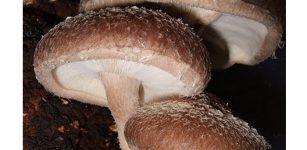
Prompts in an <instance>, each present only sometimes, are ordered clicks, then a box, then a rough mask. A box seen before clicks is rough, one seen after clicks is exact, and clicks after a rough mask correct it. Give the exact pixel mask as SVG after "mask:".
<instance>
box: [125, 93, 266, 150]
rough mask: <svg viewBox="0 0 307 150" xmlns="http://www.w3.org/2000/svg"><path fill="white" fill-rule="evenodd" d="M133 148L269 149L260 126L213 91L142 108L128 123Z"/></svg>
mask: <svg viewBox="0 0 307 150" xmlns="http://www.w3.org/2000/svg"><path fill="white" fill-rule="evenodd" d="M125 136H126V140H127V143H128V145H129V147H130V148H131V150H138V149H141V150H151V149H159V150H187V149H188V150H265V149H268V148H269V145H268V144H267V142H266V141H265V140H264V138H263V137H262V136H261V135H259V134H258V133H257V131H256V129H254V128H252V127H250V126H249V125H248V123H246V122H245V121H243V120H241V119H240V118H237V117H234V116H233V115H232V113H231V111H230V110H229V109H228V108H227V107H226V105H225V104H224V103H223V102H222V101H221V100H220V99H218V98H216V97H215V96H213V95H211V94H210V95H208V94H200V95H197V96H194V97H184V98H181V99H178V98H176V99H167V100H162V101H160V102H154V103H152V104H148V105H146V106H144V107H141V108H139V109H138V110H137V111H136V113H135V114H133V115H132V116H131V118H130V119H129V120H128V122H127V123H126V127H125Z"/></svg>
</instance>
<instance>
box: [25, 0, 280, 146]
mask: <svg viewBox="0 0 307 150" xmlns="http://www.w3.org/2000/svg"><path fill="white" fill-rule="evenodd" d="M26 2H27V3H25V1H24V10H23V12H24V14H23V40H24V43H23V59H24V62H23V65H24V71H23V72H24V81H23V91H24V96H23V98H24V102H23V105H24V107H23V108H24V110H23V112H24V115H23V116H24V117H23V118H24V125H23V126H24V131H23V133H24V135H23V138H24V139H23V141H24V149H25V150H27V149H31V150H32V149H35V150H36V149H42V150H45V149H63V150H66V149H82V150H83V149H119V147H118V143H117V133H116V132H115V131H114V122H113V118H112V116H111V115H110V112H109V110H108V109H106V108H102V107H98V106H92V105H86V104H82V103H79V102H75V101H71V100H67V99H62V98H59V97H56V96H53V95H51V94H49V93H47V92H46V91H45V90H44V89H43V87H42V86H41V85H40V84H39V83H38V82H37V81H36V79H35V74H34V71H33V66H32V63H33V53H34V49H35V46H36V43H37V42H38V40H40V38H41V36H42V35H43V34H44V33H46V32H47V31H48V30H49V29H50V28H52V27H53V26H54V25H56V24H57V23H59V22H60V21H62V20H63V19H64V18H66V17H67V16H70V15H72V16H73V15H75V14H77V4H78V1H77V0H72V1H68V0H63V1H61V2H59V1H55V2H50V1H48V0H30V1H26ZM283 41H285V34H284V36H283ZM285 55H286V50H285V46H284V47H283V48H279V49H278V50H277V51H276V57H277V59H272V58H270V59H268V60H266V61H265V62H263V63H261V64H259V65H256V66H252V67H251V66H243V65H235V66H233V67H231V68H229V69H226V70H223V71H213V74H212V81H211V82H210V83H209V86H208V88H207V89H206V90H207V91H209V92H212V93H214V94H216V95H218V96H219V97H220V98H222V99H223V100H224V101H225V102H227V103H228V104H229V106H230V108H232V110H233V112H234V113H235V114H236V115H237V116H239V117H241V118H243V119H244V120H246V121H247V122H248V123H249V124H251V125H252V126H253V127H255V128H256V129H257V130H258V131H259V132H260V133H261V134H262V135H263V136H264V137H265V139H266V140H268V142H269V143H270V144H271V145H272V149H276V150H282V149H285V136H286V135H285V129H286V127H285V121H286V119H285V100H286V98H285V96H286V94H285V91H286V89H285V87H286V83H285V81H286V75H285V74H286V73H285V71H286V65H285V63H286V56H285Z"/></svg>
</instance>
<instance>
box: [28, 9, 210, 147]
mask: <svg viewBox="0 0 307 150" xmlns="http://www.w3.org/2000/svg"><path fill="white" fill-rule="evenodd" d="M34 70H35V73H36V77H37V80H38V81H39V82H40V83H41V84H42V85H43V86H44V87H45V88H46V89H47V90H48V91H50V92H52V93H54V94H55V95H58V96H61V97H65V98H72V99H75V100H78V101H81V102H85V103H90V104H95V105H100V106H107V107H109V108H110V110H111V112H112V115H113V117H114V119H115V122H116V124H117V129H118V134H119V141H120V145H121V148H122V149H128V146H127V144H126V142H125V138H124V134H123V132H124V125H125V122H126V121H127V120H128V119H129V118H130V115H131V114H132V113H133V112H134V111H135V110H136V108H138V107H139V106H140V105H142V104H146V103H149V102H152V101H155V100H158V99H160V98H162V97H163V98H164V97H176V96H178V95H184V96H190V95H193V94H196V93H200V92H201V91H203V89H204V88H205V87H206V85H207V83H208V81H209V79H210V63H209V60H208V56H207V52H206V48H205V47H204V45H203V44H202V42H201V40H200V39H199V37H198V36H196V35H195V34H194V33H193V32H192V30H191V29H190V28H189V27H188V26H187V25H185V24H183V23H182V22H181V21H180V20H178V19H175V18H172V17H170V16H169V15H167V14H165V13H162V12H161V11H154V10H148V9H145V8H137V7H131V8H130V7H127V8H124V9H121V8H107V9H102V10H100V11H98V12H94V11H90V12H86V13H84V14H80V15H78V16H75V17H72V18H68V19H66V20H65V21H64V22H62V23H60V24H59V25H57V26H55V27H54V28H53V29H51V30H50V31H49V32H48V33H47V34H46V35H44V36H43V38H42V39H41V41H40V42H39V43H38V45H37V47H36V51H35V57H34Z"/></svg>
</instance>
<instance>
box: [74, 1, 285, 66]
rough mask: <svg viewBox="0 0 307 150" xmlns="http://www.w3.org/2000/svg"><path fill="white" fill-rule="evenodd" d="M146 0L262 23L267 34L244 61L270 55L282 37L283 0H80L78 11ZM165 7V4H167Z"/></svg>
mask: <svg viewBox="0 0 307 150" xmlns="http://www.w3.org/2000/svg"><path fill="white" fill-rule="evenodd" d="M148 2H149V3H153V4H154V5H155V3H158V4H161V7H157V6H154V7H156V8H157V9H162V8H163V6H162V4H176V5H179V6H180V8H181V9H182V10H180V9H178V10H177V12H178V11H179V12H178V13H182V12H184V11H185V9H188V8H187V7H198V8H204V9H209V10H214V11H217V12H220V13H226V14H233V15H237V16H242V17H246V18H249V19H252V20H255V21H257V22H260V23H262V24H264V25H265V26H266V27H267V29H268V34H267V35H266V37H265V40H264V42H263V44H262V47H261V50H260V51H259V52H258V53H257V54H256V56H255V58H254V59H253V60H251V61H250V62H249V63H248V65H254V64H257V63H259V62H262V61H263V60H265V59H266V58H268V57H269V56H271V55H272V54H273V53H274V52H275V50H276V47H277V46H278V44H279V42H280V39H281V37H282V32H283V25H284V22H285V1H284V0H244V1H242V0H176V1H174V0H114V1H103V0H81V2H80V8H79V9H80V11H88V10H95V9H100V8H105V7H111V6H123V5H134V4H141V3H148ZM147 6H148V5H147ZM167 9H169V8H168V7H167ZM187 13H188V11H187ZM184 15H185V14H183V15H181V16H184ZM191 17H192V16H191ZM200 24H202V23H200Z"/></svg>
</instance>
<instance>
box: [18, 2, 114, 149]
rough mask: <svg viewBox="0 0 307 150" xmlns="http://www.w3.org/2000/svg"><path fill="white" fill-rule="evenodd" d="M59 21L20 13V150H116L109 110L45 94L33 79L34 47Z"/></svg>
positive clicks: (31, 12)
mask: <svg viewBox="0 0 307 150" xmlns="http://www.w3.org/2000/svg"><path fill="white" fill-rule="evenodd" d="M59 21H60V20H58V17H57V16H53V15H50V14H48V13H45V12H42V11H38V10H35V9H29V8H28V7H26V8H24V9H23V149H24V150H47V149H60V150H71V149H80V150H94V149H102V150H110V149H112V150H119V145H118V141H117V133H116V131H114V130H112V128H114V127H113V126H114V120H113V118H112V116H111V114H110V111H109V110H108V109H106V108H103V107H99V106H93V105H86V104H83V103H80V102H76V101H74V100H69V99H62V98H59V97H56V96H53V95H52V94H48V93H47V91H45V90H44V88H43V86H42V85H40V84H39V83H38V81H37V80H36V79H35V73H34V68H33V56H34V50H35V47H36V44H37V42H38V41H39V40H40V39H41V36H42V35H43V34H44V33H46V32H48V30H49V29H50V28H51V27H53V26H54V25H55V24H56V23H58V22H59Z"/></svg>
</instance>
